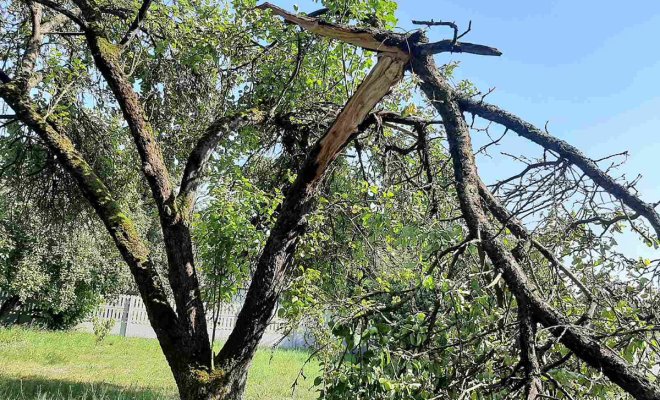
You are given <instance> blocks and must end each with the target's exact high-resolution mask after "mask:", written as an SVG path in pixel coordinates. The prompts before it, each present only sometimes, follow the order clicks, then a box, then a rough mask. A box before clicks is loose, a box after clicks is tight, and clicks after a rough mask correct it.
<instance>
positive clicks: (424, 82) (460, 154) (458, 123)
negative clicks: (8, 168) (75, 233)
mask: <svg viewBox="0 0 660 400" xmlns="http://www.w3.org/2000/svg"><path fill="white" fill-rule="evenodd" d="M412 64H413V68H414V70H415V71H416V72H417V73H418V74H419V77H420V79H421V82H420V87H421V89H422V91H424V93H425V94H426V96H427V97H428V98H429V100H430V101H431V102H432V104H433V106H434V107H435V108H436V109H437V110H438V112H439V113H440V115H441V116H442V120H443V123H444V126H445V131H446V132H447V138H448V141H449V148H450V154H451V157H452V161H453V163H454V175H455V178H456V189H457V193H458V195H459V200H460V204H461V210H462V212H463V216H464V218H465V221H466V223H467V225H468V227H469V229H470V232H471V234H472V235H474V236H476V237H479V238H480V239H481V243H482V246H483V248H484V250H485V251H486V254H488V257H489V258H490V260H491V261H492V263H493V265H494V266H495V267H496V268H497V269H498V270H499V271H500V272H501V273H502V277H503V278H504V280H505V282H506V283H507V286H508V287H509V289H510V290H511V292H512V293H513V294H514V295H515V296H516V298H518V300H519V302H521V303H526V304H529V307H530V309H531V311H532V313H533V317H534V318H535V319H536V320H537V321H539V322H540V323H541V324H542V325H543V326H545V327H546V328H547V329H548V330H549V331H550V332H551V333H552V334H553V335H555V336H556V337H557V338H559V340H560V341H561V343H562V344H564V345H565V346H566V347H567V348H569V349H570V350H572V351H573V352H574V353H575V354H576V355H577V356H578V357H580V358H581V359H582V360H584V361H585V362H586V363H587V364H589V365H590V366H591V367H592V368H594V369H596V370H600V371H603V373H604V374H605V375H606V376H607V377H608V378H609V379H610V380H611V381H612V382H614V383H616V384H617V385H619V386H620V387H621V388H622V389H624V390H625V391H627V392H628V393H630V394H631V395H632V396H634V397H635V398H636V399H638V400H657V399H660V390H659V389H658V388H657V387H655V386H654V385H653V383H651V382H650V381H649V380H648V378H647V377H646V376H645V375H644V374H643V373H641V372H640V371H638V370H636V369H635V368H633V367H631V366H630V365H628V364H627V363H626V362H625V361H624V360H623V359H622V358H621V357H620V356H619V355H618V354H617V353H616V352H614V351H612V350H611V349H609V348H608V347H606V346H604V345H602V344H601V343H600V342H599V341H597V340H596V339H594V338H593V337H591V336H589V335H587V334H586V333H585V332H583V331H582V330H581V329H580V328H579V327H576V326H574V325H571V324H569V323H568V321H567V320H566V319H565V318H564V317H563V316H561V315H560V314H559V313H558V312H557V311H556V310H555V309H554V308H553V307H551V306H550V305H549V304H547V303H546V302H545V301H544V300H543V299H542V298H541V296H540V295H539V294H538V292H537V290H536V289H535V288H534V286H533V284H532V283H531V282H530V281H529V279H528V278H527V275H526V274H525V272H524V271H523V270H522V268H521V267H520V265H519V264H518V263H517V261H516V260H515V258H514V257H513V255H512V254H511V252H510V251H509V249H508V248H507V247H506V246H505V245H504V244H503V243H502V242H501V240H500V239H499V232H498V231H497V230H496V229H494V227H493V226H492V225H491V223H490V221H489V220H488V218H487V217H486V214H485V213H484V211H483V208H482V206H481V199H480V196H479V177H478V175H477V169H476V165H475V160H474V154H473V150H472V143H471V140H470V135H469V132H470V131H469V127H468V125H467V124H466V122H465V120H464V118H463V114H462V111H461V109H460V108H459V105H458V102H457V100H456V98H455V97H454V91H453V89H452V88H451V86H450V85H449V83H448V82H446V81H445V80H444V78H443V77H442V76H441V74H440V72H439V71H438V69H437V67H436V66H435V62H434V60H433V58H432V57H431V56H426V57H420V58H414V59H413V61H412Z"/></svg>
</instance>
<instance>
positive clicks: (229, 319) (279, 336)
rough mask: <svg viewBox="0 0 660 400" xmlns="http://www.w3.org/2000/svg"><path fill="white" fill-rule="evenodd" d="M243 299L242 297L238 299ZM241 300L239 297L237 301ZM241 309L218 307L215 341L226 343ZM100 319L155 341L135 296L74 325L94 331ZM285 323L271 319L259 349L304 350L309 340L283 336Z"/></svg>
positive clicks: (238, 304) (300, 335) (210, 320)
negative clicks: (302, 348)
mask: <svg viewBox="0 0 660 400" xmlns="http://www.w3.org/2000/svg"><path fill="white" fill-rule="evenodd" d="M241 297H242V296H241ZM238 300H242V298H240V297H239V298H238ZM241 307H242V302H240V301H234V302H232V303H224V304H221V305H220V309H219V312H218V315H217V316H216V325H215V340H217V341H223V340H225V339H226V338H227V337H228V336H229V334H230V333H231V331H232V329H234V326H235V325H236V319H237V316H238V312H239V311H240V309H241ZM95 317H96V318H97V319H99V320H102V321H103V320H114V321H115V323H114V325H113V327H112V329H111V330H110V334H115V335H121V336H128V337H146V338H155V337H156V333H155V332H154V330H153V329H152V328H151V324H150V322H149V317H148V316H147V310H146V308H145V306H144V303H143V302H142V299H141V298H140V297H138V296H131V295H121V296H119V297H118V298H116V299H115V300H114V301H111V302H108V303H106V304H104V305H101V306H100V307H99V308H98V309H97V310H96V311H95V312H94V313H93V314H92V315H90V316H89V318H87V320H86V321H84V322H82V323H81V324H78V326H76V329H77V330H82V331H88V332H93V323H92V320H93V319H94V318H95ZM206 320H207V322H208V329H209V337H210V336H211V335H212V331H213V315H212V313H211V311H209V312H208V314H207V318H206ZM284 328H285V321H284V320H282V319H281V318H278V317H277V316H275V317H273V319H272V320H271V322H270V324H269V325H268V328H266V332H265V333H264V336H263V338H262V339H261V342H260V345H261V346H273V345H277V346H278V347H283V348H300V347H307V345H308V343H309V341H308V340H309V338H308V337H307V336H308V335H306V334H305V333H304V331H302V330H301V331H295V332H292V333H289V334H288V335H285V332H284Z"/></svg>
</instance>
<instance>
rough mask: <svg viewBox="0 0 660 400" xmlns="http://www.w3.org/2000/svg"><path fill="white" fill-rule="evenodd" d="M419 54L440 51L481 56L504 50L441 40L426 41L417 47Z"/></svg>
mask: <svg viewBox="0 0 660 400" xmlns="http://www.w3.org/2000/svg"><path fill="white" fill-rule="evenodd" d="M417 49H418V51H419V54H421V55H426V54H438V53H470V54H477V55H480V56H501V55H502V52H501V51H499V50H498V49H496V48H494V47H490V46H485V45H482V44H474V43H464V42H454V41H453V40H449V39H448V40H441V41H439V42H434V43H426V44H422V45H419V46H418V47H417Z"/></svg>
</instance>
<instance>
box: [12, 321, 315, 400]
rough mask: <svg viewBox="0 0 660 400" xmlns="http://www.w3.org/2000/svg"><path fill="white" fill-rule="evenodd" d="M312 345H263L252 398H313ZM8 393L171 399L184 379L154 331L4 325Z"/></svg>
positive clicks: (61, 399)
mask: <svg viewBox="0 0 660 400" xmlns="http://www.w3.org/2000/svg"><path fill="white" fill-rule="evenodd" d="M307 357H308V353H306V352H304V351H293V350H275V351H273V350H270V349H262V350H259V351H258V352H257V355H256V356H255V359H254V362H253V364H252V369H251V370H250V375H249V378H248V385H247V399H249V400H257V399H260V400H262V399H263V400H284V399H299V400H308V399H314V398H316V393H315V391H314V389H313V388H312V387H311V386H312V382H313V381H314V378H315V377H316V375H317V374H318V367H317V365H316V364H314V363H309V364H307V365H306V366H305V367H304V373H305V376H307V379H303V378H301V379H300V380H299V385H298V386H297V387H296V390H295V391H294V392H293V393H292V389H291V385H292V384H293V382H294V381H295V379H296V377H297V376H298V373H299V372H300V369H301V368H302V367H303V364H304V363H305V361H306V360H307ZM0 399H2V400H28V399H30V400H32V399H39V400H83V399H84V400H129V399H130V400H132V399H138V400H156V399H159V400H160V399H163V400H171V399H176V386H175V385H174V380H173V378H172V375H171V373H170V371H169V369H168V367H167V364H166V362H165V358H164V356H163V355H162V353H161V351H160V348H159V347H158V342H157V341H156V340H153V339H138V338H123V337H118V336H108V337H107V338H106V339H105V340H104V341H103V342H101V343H99V344H97V343H96V341H95V337H94V336H93V335H91V334H87V333H78V332H44V331H37V330H28V329H21V328H11V329H0Z"/></svg>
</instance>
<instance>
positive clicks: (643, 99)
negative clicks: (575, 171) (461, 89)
mask: <svg viewBox="0 0 660 400" xmlns="http://www.w3.org/2000/svg"><path fill="white" fill-rule="evenodd" d="M398 16H399V21H400V24H401V26H402V27H403V28H404V29H409V28H410V25H409V21H410V20H411V19H420V18H422V19H424V18H426V19H428V18H435V19H436V20H440V19H443V20H450V21H456V22H457V23H459V24H460V25H463V26H467V24H468V22H469V21H470V20H472V27H473V28H472V32H471V33H470V34H468V36H467V37H465V38H464V40H466V41H473V42H476V43H483V44H489V45H492V46H495V47H498V48H499V49H500V50H502V51H503V52H504V55H503V56H502V57H499V58H488V57H479V56H471V55H440V56H438V57H437V59H438V62H445V61H446V60H459V61H461V66H460V68H459V69H458V71H457V74H458V76H459V77H460V78H466V79H470V80H471V81H473V82H474V83H475V84H476V85H477V86H478V87H479V88H481V89H484V90H485V89H488V88H490V87H495V88H496V91H495V92H494V93H493V94H492V95H490V96H489V101H490V102H493V103H496V104H498V105H500V106H502V107H504V108H506V109H508V110H510V111H512V112H514V113H516V114H518V115H520V116H521V117H523V118H524V119H526V120H528V121H530V122H532V123H534V124H536V125H537V126H543V125H544V124H545V123H546V121H547V122H548V123H549V125H548V126H549V129H550V132H551V133H553V134H554V135H556V136H559V137H561V138H563V139H565V140H567V141H569V142H570V143H572V144H574V145H576V146H578V147H579V148H581V149H582V150H583V151H584V152H586V153H587V154H588V155H590V156H592V157H594V158H598V157H601V156H604V155H607V154H610V153H616V152H620V151H623V150H628V151H630V157H629V159H628V162H627V163H626V165H625V167H624V168H623V169H622V172H626V173H627V174H629V175H630V176H636V175H637V173H641V174H643V179H642V181H641V182H640V184H639V189H640V191H641V193H642V196H643V197H644V198H645V199H646V200H648V201H656V200H660V174H658V172H657V170H658V167H660V51H658V50H660V45H658V39H660V2H658V1H634V2H630V3H628V2H613V1H593V0H582V1H566V0H560V1H552V2H551V1H487V0H472V1H458V0H448V1H422V0H401V1H400V2H399V13H398ZM432 34H433V35H436V38H438V39H439V38H440V37H441V36H442V34H445V35H446V34H448V32H446V31H445V32H443V31H442V30H440V29H437V28H435V29H434V31H433V33H432ZM486 162H487V160H482V168H481V170H482V173H484V174H487V173H488V170H490V168H484V167H486V165H483V163H486Z"/></svg>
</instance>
